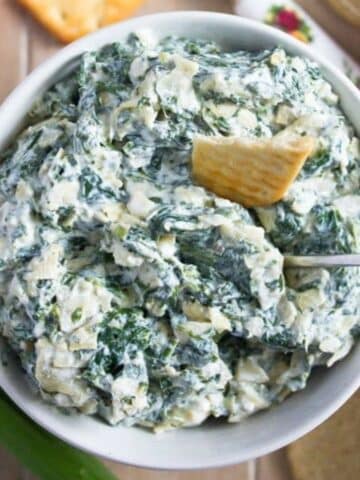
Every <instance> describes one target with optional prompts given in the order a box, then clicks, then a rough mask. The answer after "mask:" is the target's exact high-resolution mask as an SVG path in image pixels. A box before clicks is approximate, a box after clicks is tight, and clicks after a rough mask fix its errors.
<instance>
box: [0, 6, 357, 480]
mask: <svg viewBox="0 0 360 480" xmlns="http://www.w3.org/2000/svg"><path fill="white" fill-rule="evenodd" d="M74 1H76V0H74ZM254 1H256V0H254ZM298 3H300V4H301V5H302V6H303V7H304V8H305V9H307V10H308V11H309V13H311V14H312V15H313V17H314V18H315V19H316V20H317V21H318V22H319V23H321V24H322V25H323V26H324V27H325V28H326V29H327V30H328V31H329V33H331V34H332V35H333V36H334V37H335V38H336V39H337V40H338V42H339V43H340V44H341V45H343V46H344V47H345V48H346V49H347V50H348V51H349V52H350V53H351V54H352V55H353V56H354V57H355V58H357V60H360V50H359V48H358V46H359V45H360V31H359V30H357V29H355V28H354V27H351V26H349V25H348V24H347V23H345V22H344V21H343V20H342V19H340V18H339V17H337V16H336V15H335V14H334V13H333V12H332V11H330V9H329V7H328V6H327V4H326V1H325V0H299V2H298ZM186 9H188V10H189V9H192V10H195V9H197V10H216V11H222V12H231V9H232V2H231V0H148V2H147V3H146V4H145V6H144V7H143V8H142V9H141V10H140V11H139V12H138V14H139V15H140V14H145V13H150V12H158V11H169V10H186ZM59 48H60V45H59V43H58V42H56V41H55V40H54V39H53V38H52V37H50V35H49V34H48V33H47V32H46V31H45V30H43V29H42V27H40V26H39V25H38V24H37V23H36V22H35V21H33V20H32V19H31V18H30V17H29V16H28V15H27V14H26V13H25V12H24V11H23V10H22V9H21V8H19V7H18V6H17V5H16V0H0V63H1V66H2V67H1V69H0V102H1V100H2V99H3V98H4V97H5V96H6V95H7V94H8V93H9V92H10V91H11V89H12V88H14V86H15V85H16V84H18V83H19V82H20V81H21V80H22V79H23V78H24V77H25V76H26V75H27V74H28V73H29V72H30V71H31V70H32V69H33V68H34V67H36V65H38V64H39V63H40V62H42V61H43V60H44V59H45V58H47V57H49V56H50V55H51V54H53V53H54V52H56V51H57V50H58V49H59ZM107 464H108V466H109V467H110V468H111V469H112V470H113V471H114V472H116V474H118V476H119V478H120V479H123V480H200V479H201V480H291V475H290V473H289V469H288V466H287V462H286V456H285V452H284V451H281V450H280V451H278V452H276V453H273V454H271V455H267V456H265V457H262V458H260V459H258V460H256V461H250V462H247V463H243V464H241V465H237V466H233V467H227V468H221V469H215V470H203V471H197V472H191V473H182V472H181V473H180V472H164V471H162V472H160V471H154V470H152V471H149V470H143V469H135V468H132V467H127V466H123V465H118V464H115V463H112V462H107ZM0 480H36V479H35V477H34V476H32V475H31V474H30V473H29V472H27V471H26V470H25V469H24V468H23V467H22V466H21V465H19V463H18V462H17V461H16V460H15V459H14V458H13V457H12V456H11V455H9V454H8V453H7V452H5V451H4V450H2V449H0ZM63 480H72V479H63ZM309 480H310V479H309ZM329 480H330V479H329Z"/></svg>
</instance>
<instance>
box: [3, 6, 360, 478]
mask: <svg viewBox="0 0 360 480" xmlns="http://www.w3.org/2000/svg"><path fill="white" fill-rule="evenodd" d="M143 28H147V29H149V28H150V29H152V30H153V31H154V32H156V33H157V34H158V35H160V36H165V35H169V34H177V35H185V36H191V37H194V38H205V39H211V40H214V41H216V42H218V43H220V44H221V45H222V46H223V47H224V49H226V50H234V49H258V48H267V47H271V46H274V45H283V46H284V47H285V48H286V49H287V50H288V51H290V52H292V53H295V54H300V55H303V56H307V57H310V58H312V59H314V60H316V61H317V62H318V63H319V64H320V65H321V66H322V70H323V73H324V75H325V77H327V79H328V80H329V81H330V82H331V83H332V84H333V85H334V87H335V90H336V91H337V92H338V93H339V94H340V97H341V102H342V105H343V108H344V110H345V111H346V113H347V115H348V117H349V118H350V119H351V120H352V122H353V123H354V125H356V127H357V130H358V131H360V119H359V116H358V115H356V114H357V112H358V111H359V109H360V98H359V93H358V91H357V89H356V88H355V87H354V86H353V85H352V84H351V82H350V81H349V80H348V79H347V78H346V77H345V76H344V75H343V74H341V73H340V72H339V71H337V70H335V69H334V68H332V67H331V66H330V65H328V64H327V63H326V62H325V61H323V60H322V59H321V58H319V57H318V56H317V55H316V54H315V53H314V52H312V51H310V50H309V49H308V48H307V47H306V46H305V45H302V44H301V43H300V42H298V41H297V40H294V39H293V38H291V37H290V36H289V35H285V34H283V33H281V32H279V31H277V30H276V29H273V28H271V27H267V26H264V25H262V24H260V23H256V22H252V21H249V20H245V19H242V18H239V17H235V16H231V15H223V14H215V13H208V12H176V13H166V14H158V15H151V16H146V17H142V18H136V19H134V20H130V21H128V22H124V23H121V24H118V25H114V26H111V27H108V28H105V29H103V30H100V31H99V32H97V33H94V34H92V35H89V36H88V37H85V38H83V39H81V40H79V41H78V42H75V43H73V44H71V45H69V46H68V47H66V48H64V49H63V50H61V51H60V52H59V53H58V54H57V55H55V56H54V57H52V58H51V59H50V60H48V61H47V62H45V63H43V64H42V65H41V66H40V67H38V68H37V69H36V70H35V71H34V72H33V73H32V74H31V75H30V76H29V77H28V78H27V79H26V80H25V81H24V82H22V84H21V85H20V86H19V87H17V88H16V89H15V90H14V92H13V93H12V94H11V95H10V96H9V97H8V98H7V100H6V101H5V102H4V104H3V105H2V107H1V108H0V125H1V129H0V148H3V147H4V146H5V144H6V143H7V141H8V140H9V138H10V137H11V136H13V135H14V133H15V132H16V131H17V130H18V129H19V128H20V127H21V121H22V118H23V116H24V114H25V113H26V112H27V110H28V109H29V108H30V106H31V104H32V102H33V100H34V98H35V97H36V96H37V95H38V94H39V93H40V92H42V91H43V90H45V89H46V88H48V86H49V85H51V84H52V83H54V81H56V80H57V79H58V78H60V77H61V76H63V75H64V72H65V71H67V70H68V69H69V68H71V67H72V65H73V64H74V62H76V57H77V56H78V55H79V54H80V53H82V52H83V51H85V50H88V49H93V48H98V47H100V46H101V45H103V44H105V43H109V42H113V41H116V40H123V39H124V38H125V37H126V36H127V34H128V33H129V32H132V31H134V30H139V29H143ZM0 348H3V345H2V344H1V342H0ZM359 364H360V345H358V346H357V347H356V348H355V349H354V350H353V351H352V353H351V354H350V355H349V356H348V357H347V358H346V359H344V360H343V361H341V362H339V363H338V364H337V365H335V366H334V367H333V368H331V369H329V370H325V369H323V370H319V371H317V372H315V374H314V375H313V376H312V378H311V380H310V382H309V385H308V386H307V388H306V389H305V390H303V391H302V392H299V393H296V394H295V395H293V396H291V397H290V398H289V399H287V400H286V401H285V402H284V403H282V404H281V405H279V406H277V407H273V408H271V409H270V410H267V411H265V412H262V413H259V414H257V415H255V416H253V417H251V418H249V419H248V420H246V421H244V422H242V423H240V424H233V425H229V424H226V423H225V422H218V421H217V422H215V421H214V422H209V423H206V424H205V425H203V426H201V427H197V428H192V429H186V430H179V431H173V432H169V433H164V434H161V435H154V434H153V433H150V432H148V431H146V430H143V429H140V428H126V427H122V426H118V427H110V426H107V425H106V424H104V423H103V422H102V421H101V420H98V419H95V418H91V417H85V416H66V415H63V414H61V413H59V412H58V411H57V410H56V409H55V408H53V407H51V406H49V405H47V404H45V403H44V402H43V401H41V400H40V399H39V397H38V396H37V395H35V394H34V393H33V391H32V390H31V389H30V388H29V385H28V382H27V380H26V376H25V375H24V374H23V373H22V372H21V370H20V368H19V366H18V363H17V362H16V361H15V360H14V359H13V358H10V362H9V365H8V366H7V367H5V366H3V365H1V364H0V385H1V387H2V388H3V389H4V390H5V391H6V392H7V393H8V394H9V395H10V397H11V398H12V399H13V400H14V401H15V402H16V403H17V405H18V406H19V407H20V408H21V409H22V410H23V411H24V412H25V413H27V414H28V415H29V416H30V417H31V418H33V419H34V420H35V421H36V422H37V423H39V424H40V425H42V426H43V427H45V428H46V429H47V430H49V431H50V432H52V433H53V434H55V435H57V436H58V437H60V438H62V439H63V440H66V441H67V442H69V443H71V444H73V445H75V446H77V447H79V448H82V449H84V450H87V451H89V452H92V453H95V454H97V455H101V456H103V457H107V458H110V459H112V460H117V461H119V462H123V463H128V464H132V465H137V466H142V467H151V468H164V469H190V468H209V467H220V466H224V465H229V464H233V463H238V462H242V461H245V460H248V459H250V458H254V457H258V456H260V455H264V454H266V453H269V452H270V451H272V450H275V449H278V448H280V447H282V446H284V445H286V444H287V443H289V442H292V441H293V440H295V439H296V438H298V437H300V436H301V435H303V434H305V433H307V432H308V431H309V430H311V429H313V428H315V427H316V426H317V425H319V424H320V423H321V422H322V421H324V420H325V419H326V418H327V417H329V416H330V415H331V414H332V413H334V412H335V411H336V410H337V409H338V408H339V407H340V406H341V405H342V404H343V403H344V402H345V401H346V400H347V399H348V398H349V397H350V396H351V395H352V393H354V392H355V390H356V389H357V388H358V387H359V386H360V369H359Z"/></svg>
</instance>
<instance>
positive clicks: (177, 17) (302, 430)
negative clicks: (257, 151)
mask: <svg viewBox="0 0 360 480" xmlns="http://www.w3.org/2000/svg"><path fill="white" fill-rule="evenodd" d="M160 18H161V19H162V20H164V21H165V20H168V21H172V22H173V21H176V22H181V21H187V22H189V21H193V20H196V21H197V22H203V23H205V24H206V23H207V22H211V21H219V22H221V23H222V24H223V27H222V28H226V24H227V23H231V24H235V23H236V24H237V26H238V27H239V28H241V27H242V26H245V27H247V28H249V29H251V30H252V31H253V33H254V35H256V34H259V35H262V34H263V33H267V34H268V36H271V37H272V39H273V40H274V42H278V43H280V44H284V48H285V49H287V48H291V47H294V50H296V51H298V52H299V55H303V56H305V57H307V58H310V59H312V60H314V61H315V62H317V63H319V64H320V66H321V67H323V68H324V69H325V71H327V72H329V74H330V75H332V76H333V77H334V78H336V79H337V80H338V81H339V82H340V84H342V87H343V88H344V90H345V91H348V92H349V93H350V95H351V96H353V97H354V98H355V99H356V101H357V102H358V103H359V104H360V93H359V91H358V90H357V88H356V87H355V86H354V85H353V83H352V82H351V81H350V79H348V78H347V77H346V76H345V74H343V73H342V72H341V71H340V70H338V69H337V68H336V67H334V66H332V65H331V64H330V63H329V62H328V61H327V60H324V59H322V58H321V57H320V55H319V54H317V53H316V52H314V51H312V50H310V48H309V47H308V46H307V45H305V44H301V43H300V42H299V41H298V40H296V39H294V38H292V37H291V36H289V35H288V34H286V33H284V32H281V31H279V30H277V29H275V28H273V27H270V26H267V25H264V24H262V23H261V22H256V21H254V20H249V19H245V18H243V17H239V16H236V15H230V14H223V13H216V12H207V11H176V12H169V13H168V12H165V13H157V14H152V15H144V16H141V17H136V18H133V19H130V20H127V21H125V22H120V23H117V24H113V25H111V26H108V27H105V28H102V29H100V30H99V31H97V32H95V33H92V34H89V35H87V36H85V37H83V38H81V39H80V40H77V41H75V42H73V43H71V44H70V45H68V46H66V47H64V48H62V49H61V50H60V51H59V52H57V53H56V54H55V55H53V56H52V57H50V58H49V59H48V60H46V61H45V62H43V63H41V64H40V65H39V66H38V67H36V68H35V69H34V70H33V71H32V72H31V73H30V74H29V75H28V76H27V77H26V78H25V79H24V80H23V81H22V82H21V83H20V84H19V85H18V86H17V87H16V88H15V89H14V90H13V91H12V92H11V93H10V94H9V95H8V97H7V98H6V99H5V100H4V102H3V103H2V105H1V106H0V123H1V124H2V132H1V133H0V143H2V147H1V149H3V146H4V144H6V143H8V141H9V140H10V139H11V138H12V137H13V135H14V134H16V133H17V131H18V129H19V125H20V124H21V122H20V121H19V120H17V121H15V120H14V121H13V122H11V121H9V122H7V119H8V118H11V117H15V118H16V117H19V115H20V113H19V112H20V111H21V108H17V110H16V108H15V107H14V105H16V104H17V103H19V102H18V98H19V97H20V98H22V97H24V98H26V97H28V98H29V97H30V98H34V97H33V96H32V93H35V92H36V95H37V94H39V92H40V91H41V90H46V89H47V88H48V87H49V86H50V85H51V84H52V83H53V81H52V80H53V77H54V75H56V73H57V72H58V71H59V70H60V69H61V68H63V69H64V71H65V70H66V69H69V71H70V69H72V68H73V66H74V62H75V61H76V58H77V57H78V56H79V55H80V54H81V53H83V52H84V51H86V50H92V49H93V48H99V47H100V45H103V44H106V43H109V37H110V36H111V33H113V32H114V33H116V32H119V31H121V30H123V29H126V30H130V29H133V30H137V29H139V28H141V27H143V25H142V24H143V23H144V22H145V23H146V24H147V25H148V24H151V21H152V20H158V19H160ZM115 37H116V35H115ZM327 72H326V73H325V76H327ZM46 79H47V80H46ZM49 80H50V82H49V83H47V84H46V82H47V81H49ZM44 84H45V86H44ZM40 85H42V87H41V88H40V90H39V86H40ZM340 96H341V94H340ZM14 125H16V126H14ZM1 343H3V342H2V340H1V339H0V344H1ZM354 350H355V349H354ZM355 353H358V351H357V352H353V353H352V354H355ZM1 368H2V367H1V366H0V373H1ZM1 383H3V382H0V384H1ZM5 383H6V382H5ZM343 387H344V388H343V389H342V390H341V392H340V393H338V394H337V395H336V397H335V398H332V399H331V400H330V401H329V402H328V403H327V404H326V405H325V406H324V407H323V408H322V410H321V413H318V414H317V415H316V416H315V418H314V417H311V416H309V418H307V420H306V421H303V422H301V423H300V424H299V425H297V427H296V428H292V429H290V430H289V431H288V432H287V434H285V435H283V436H281V437H279V438H275V439H273V440H272V441H271V442H268V443H264V444H261V445H259V446H257V448H254V449H253V451H252V453H251V455H249V454H245V456H244V454H241V449H240V448H239V452H238V453H237V452H233V453H232V454H231V455H227V457H226V459H223V460H222V461H219V460H211V459H210V460H208V461H207V462H206V463H204V462H203V463H201V462H196V461H195V459H194V463H193V465H190V466H184V465H183V464H182V463H181V461H178V462H174V461H173V462H171V463H170V462H167V461H166V460H164V459H163V460H161V461H159V460H156V459H155V460H154V461H142V460H141V459H139V460H138V461H136V462H134V461H129V460H128V459H127V458H126V455H125V453H122V454H120V455H119V456H114V455H110V454H109V455H108V454H106V453H104V452H101V453H100V455H101V456H103V457H104V458H108V459H111V460H115V461H120V462H122V463H125V464H129V465H134V466H138V467H143V468H157V469H168V470H189V469H194V470H195V469H203V468H216V467H224V466H228V465H232V464H235V463H239V462H242V461H246V460H249V459H252V458H255V457H258V456H261V455H264V454H267V453H269V452H272V451H274V450H277V449H278V448H281V447H283V446H285V445H287V444H288V443H290V442H292V441H294V440H295V439H297V438H299V437H301V436H302V435H304V434H306V433H307V432H309V431H310V430H312V429H313V428H315V427H317V426H318V425H319V424H320V423H322V422H323V421H324V420H326V419H327V418H328V417H329V416H330V415H331V414H332V413H334V412H335V411H336V410H337V409H338V408H340V407H341V405H342V404H343V403H345V401H346V400H347V399H348V398H349V397H350V396H351V395H352V394H353V393H354V392H355V391H356V390H357V388H359V387H360V371H359V372H358V374H357V375H356V376H355V375H354V377H353V378H352V379H351V381H350V380H349V381H348V383H347V384H345V385H344V386H343ZM2 388H3V389H4V391H5V392H6V393H7V394H8V395H9V396H10V398H11V399H12V400H13V401H14V402H15V403H16V404H17V405H18V407H19V408H21V410H23V411H24V412H25V413H26V414H27V415H28V416H30V417H31V418H32V419H33V420H34V421H36V422H37V423H38V424H39V425H40V426H42V427H43V428H45V429H46V430H47V431H49V432H50V433H52V434H54V435H55V436H57V437H59V438H61V439H62V440H64V441H66V442H68V443H70V444H71V445H73V446H75V447H77V448H80V449H82V450H85V451H88V452H89V453H92V454H99V452H98V451H97V450H96V448H89V447H86V446H84V445H83V444H82V443H81V442H80V441H76V440H73V439H72V438H69V436H68V435H66V434H64V433H63V432H59V430H58V429H56V428H54V427H53V425H52V424H49V423H48V422H46V421H45V420H44V419H43V418H42V416H41V412H38V413H37V414H34V412H33V410H32V408H31V406H29V405H27V403H26V402H24V401H23V398H21V396H20V395H19V392H18V391H17V389H16V388H13V386H12V385H11V383H7V384H6V385H4V386H2Z"/></svg>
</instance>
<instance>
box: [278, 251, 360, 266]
mask: <svg viewBox="0 0 360 480" xmlns="http://www.w3.org/2000/svg"><path fill="white" fill-rule="evenodd" d="M284 267H285V268H294V267H304V268H313V267H360V253H352V254H347V255H310V256H297V255H285V258H284Z"/></svg>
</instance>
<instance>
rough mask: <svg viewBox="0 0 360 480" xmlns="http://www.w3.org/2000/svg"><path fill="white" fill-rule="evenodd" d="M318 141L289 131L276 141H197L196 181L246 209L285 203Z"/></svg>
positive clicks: (193, 161) (230, 139)
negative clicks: (279, 202)
mask: <svg viewBox="0 0 360 480" xmlns="http://www.w3.org/2000/svg"><path fill="white" fill-rule="evenodd" d="M314 146H315V140H314V139H313V138H312V137H309V136H298V135H295V134H293V133H291V132H290V133H288V132H286V130H284V131H283V132H281V133H280V134H278V135H275V136H274V137H272V138H265V139H252V138H239V137H206V136H197V137H195V139H194V147H193V154H192V173H193V177H194V180H195V181H196V182H198V183H199V184H200V185H202V186H203V187H205V188H207V189H208V190H211V191H212V192H214V193H216V194H217V195H220V196H222V197H225V198H228V199H230V200H233V201H235V202H238V203H241V204H242V205H245V206H246V207H256V206H267V205H271V204H273V203H275V202H277V201H279V200H281V199H282V198H283V197H284V195H285V194H286V192H287V190H288V189H289V187H290V185H291V184H292V182H293V181H294V180H295V178H296V176H297V175H298V173H299V172H300V170H301V168H302V166H303V165H304V162H305V161H306V159H307V158H308V157H309V155H310V154H311V153H312V151H313V150H314Z"/></svg>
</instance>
